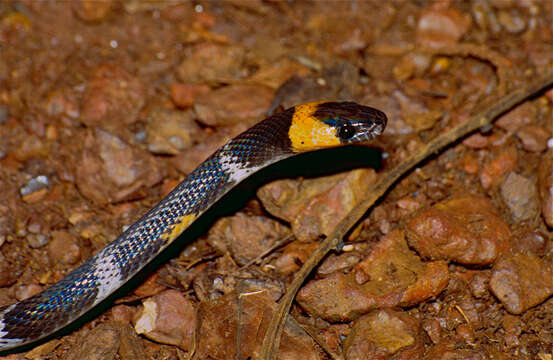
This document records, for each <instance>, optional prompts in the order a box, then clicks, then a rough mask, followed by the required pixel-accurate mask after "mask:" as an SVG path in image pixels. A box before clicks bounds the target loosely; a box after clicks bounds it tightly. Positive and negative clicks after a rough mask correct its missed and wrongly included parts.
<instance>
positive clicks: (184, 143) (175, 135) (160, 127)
mask: <svg viewBox="0 0 553 360" xmlns="http://www.w3.org/2000/svg"><path fill="white" fill-rule="evenodd" d="M200 131H201V130H200V127H199V126H198V125H197V124H196V122H195V121H194V120H193V119H192V114H191V113H190V112H183V111H171V110H162V109H158V110H154V111H152V112H151V113H150V115H149V116H148V122H147V125H146V133H147V138H148V140H147V142H148V151H150V152H151V153H154V154H168V155H176V154H178V153H179V152H181V151H182V150H185V149H187V148H189V147H190V146H192V144H193V143H194V142H195V140H196V138H197V137H198V135H199V134H200Z"/></svg>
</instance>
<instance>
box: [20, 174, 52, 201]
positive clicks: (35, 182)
mask: <svg viewBox="0 0 553 360" xmlns="http://www.w3.org/2000/svg"><path fill="white" fill-rule="evenodd" d="M48 186H50V182H49V180H48V177H47V176H46V175H39V176H37V177H34V178H32V179H31V180H29V181H28V182H27V183H26V184H25V185H24V186H23V187H21V188H20V189H19V193H20V194H21V195H23V196H25V195H29V194H31V193H33V192H35V191H39V190H42V189H44V188H47V187H48Z"/></svg>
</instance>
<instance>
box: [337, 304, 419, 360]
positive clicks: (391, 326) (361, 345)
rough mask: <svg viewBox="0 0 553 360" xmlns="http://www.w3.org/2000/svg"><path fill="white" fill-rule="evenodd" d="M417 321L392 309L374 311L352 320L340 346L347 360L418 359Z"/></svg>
mask: <svg viewBox="0 0 553 360" xmlns="http://www.w3.org/2000/svg"><path fill="white" fill-rule="evenodd" d="M423 345H424V338H423V336H422V334H421V330H420V324H419V321H418V320H417V319H416V318H414V317H412V316H410V315H408V314H407V313H404V312H400V311H395V310H391V309H382V310H375V311H372V312H370V313H369V314H367V315H363V316H362V317H360V318H359V319H357V320H355V321H354V323H353V326H352V328H351V331H350V333H349V335H348V337H347V338H346V340H345V341H344V343H343V354H344V356H345V358H346V359H348V360H350V359H351V360H354V359H391V358H392V356H393V358H395V359H419V358H421V357H422V356H423V353H424V348H423Z"/></svg>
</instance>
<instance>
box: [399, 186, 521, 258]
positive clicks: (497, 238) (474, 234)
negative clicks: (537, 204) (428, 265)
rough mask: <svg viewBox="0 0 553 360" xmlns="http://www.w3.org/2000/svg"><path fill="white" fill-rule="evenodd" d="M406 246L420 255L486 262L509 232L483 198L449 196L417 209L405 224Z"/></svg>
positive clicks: (504, 246)
mask: <svg viewBox="0 0 553 360" xmlns="http://www.w3.org/2000/svg"><path fill="white" fill-rule="evenodd" d="M406 229H407V238H408V239H409V245H410V246H412V247H413V248H414V249H415V250H417V252H418V253H419V254H420V255H421V256H422V257H424V258H429V259H447V260H452V261H455V262H459V263H462V264H472V265H489V264H492V263H493V262H494V261H495V259H496V258H497V257H498V255H499V254H501V253H502V252H503V251H504V250H505V249H507V247H508V245H509V240H510V237H511V231H510V229H509V226H508V225H507V223H505V221H503V219H502V218H501V217H499V216H498V215H497V213H496V211H495V209H494V208H493V206H492V205H491V204H490V202H489V201H488V200H487V199H484V198H480V197H475V196H467V197H460V198H453V199H451V200H447V201H444V202H441V203H438V204H436V205H434V206H432V207H431V208H429V209H425V210H422V211H419V212H417V213H416V214H415V215H414V217H413V218H411V219H410V220H409V221H408V222H407V225H406Z"/></svg>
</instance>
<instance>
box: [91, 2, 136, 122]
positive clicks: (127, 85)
mask: <svg viewBox="0 0 553 360" xmlns="http://www.w3.org/2000/svg"><path fill="white" fill-rule="evenodd" d="M93 3H95V4H96V2H93ZM144 102H145V86H144V84H142V82H141V80H140V79H139V78H137V77H136V76H134V75H131V74H130V73H128V72H127V71H126V70H125V69H123V68H121V67H119V66H117V65H112V64H103V65H101V66H99V67H98V68H96V69H95V70H93V75H92V77H91V79H90V80H89V81H88V82H87V83H86V88H85V91H84V93H83V97H82V105H81V117H80V120H81V121H82V122H83V123H84V124H85V125H87V126H91V127H92V126H98V125H100V126H102V127H104V128H106V129H113V128H118V127H119V126H124V125H129V124H132V123H134V122H135V121H136V120H137V115H138V112H139V111H140V109H142V106H144Z"/></svg>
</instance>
